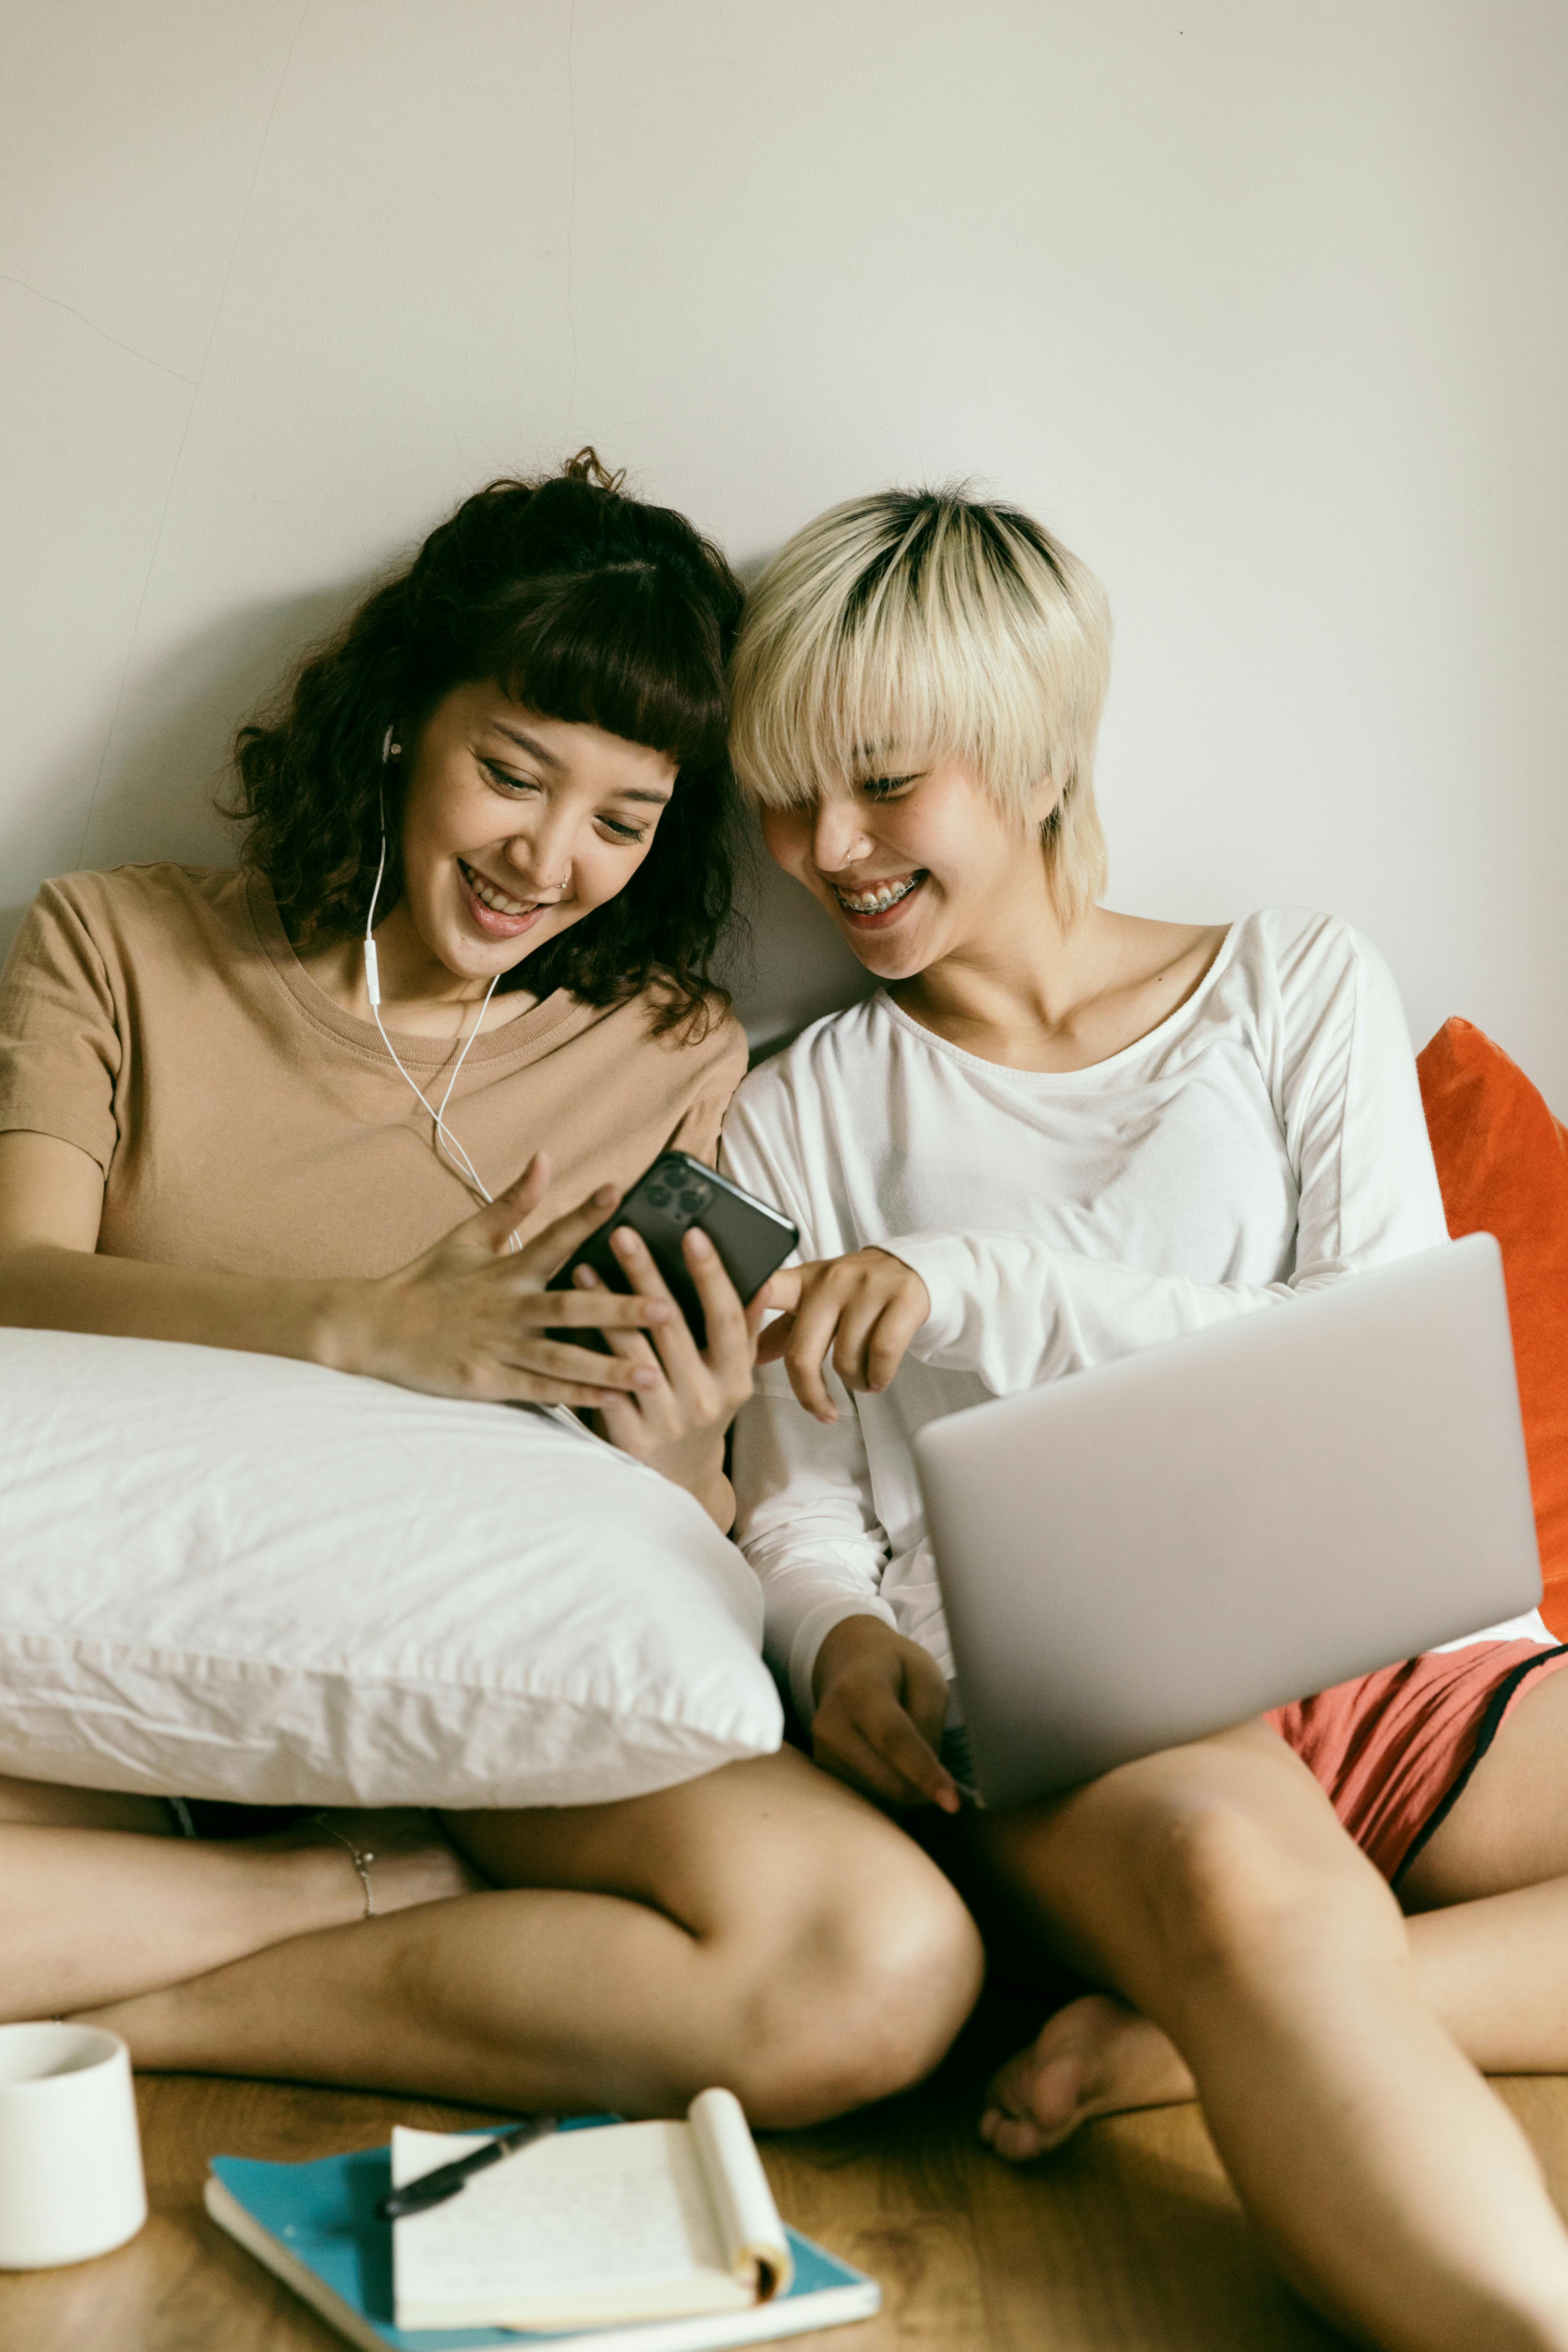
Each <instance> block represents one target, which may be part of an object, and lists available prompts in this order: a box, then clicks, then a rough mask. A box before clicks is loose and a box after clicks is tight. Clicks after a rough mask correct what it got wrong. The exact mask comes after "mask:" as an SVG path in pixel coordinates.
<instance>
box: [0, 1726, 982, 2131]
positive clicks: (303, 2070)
mask: <svg viewBox="0 0 1568 2352" xmlns="http://www.w3.org/2000/svg"><path fill="white" fill-rule="evenodd" d="M446 1825H447V1830H448V1831H449V1832H450V1834H451V1836H452V1838H453V1841H454V1843H455V1844H456V1845H457V1846H458V1849H459V1850H460V1851H461V1852H462V1853H465V1854H466V1855H467V1856H468V1859H469V1860H470V1861H471V1862H472V1863H473V1864H477V1866H478V1868H479V1870H480V1871H482V1872H483V1874H484V1875H485V1877H486V1878H487V1879H489V1881H490V1882H491V1885H490V1886H489V1888H487V1889H486V1890H485V1891H483V1892H479V1893H473V1894H466V1895H456V1896H454V1897H453V1898H452V1899H450V1900H447V1901H442V1902H429V1903H425V1904H422V1905H419V1906H416V1907H413V1908H409V1909H406V1910H404V1911H400V1912H399V1913H398V1914H397V1915H396V1916H392V1917H378V1918H374V1919H369V1920H365V1919H356V1920H354V1921H353V1924H349V1925H341V1926H322V1927H317V1928H315V1929H314V1930H313V1931H311V1932H308V1933H302V1934H301V1933H294V1934H292V1935H290V1937H289V1940H287V1941H282V1942H275V1943H272V1944H270V1945H268V1948H265V1949H263V1950H259V1951H253V1952H251V1953H250V1954H249V1955H248V1956H247V1957H243V1958H239V1957H236V1958H228V1959H226V1961H225V1963H224V1964H221V1965H216V1966H209V1968H208V1969H207V1971H206V1973H205V1974H201V1975H196V1974H195V1973H194V1971H191V1970H185V1971H183V1975H184V1979H186V1980H183V1981H178V1982H167V1983H165V1984H164V1985H163V1987H162V1988H161V1989H158V1990H147V1991H138V1992H136V1993H135V1994H134V1995H133V1997H132V1998H129V1999H124V2000H109V2001H100V2002H99V2003H97V2004H96V2005H94V2006H93V2007H92V2008H90V2009H87V2008H85V2007H84V2008H82V2009H79V2011H77V2013H78V2014H79V2015H83V2016H90V2018H91V2020H92V2021H93V2022H95V2023H99V2024H103V2025H107V2026H110V2027H111V2028H112V2029H113V2031H115V2032H118V2033H121V2034H122V2035H123V2036H124V2037H125V2039H126V2041H127V2042H129V2043H130V2045H131V2052H132V2058H133V2060H134V2061H135V2063H137V2064H138V2065H139V2066H142V2067H154V2068H170V2069H177V2070H182V2071H191V2072H198V2073H202V2072H206V2073H224V2074H263V2075H278V2076H284V2077H287V2078H289V2079H291V2080H293V2081H297V2082H299V2081H304V2082H326V2083H343V2084H356V2085H360V2086H363V2087H366V2088H377V2089H384V2090H396V2091H406V2092H410V2093H416V2094H423V2095H430V2096H436V2097H446V2098H453V2099H466V2100H473V2101H475V2102H478V2103H480V2104H484V2105H496V2106H501V2107H510V2108H515V2109H521V2110H528V2109H538V2108H543V2109H549V2110H561V2109H565V2110H567V2111H571V2110H573V2109H578V2110H581V2109H584V2108H589V2109H593V2108H604V2107H611V2108H615V2109H618V2110H619V2111H621V2112H623V2113H626V2114H633V2115H649V2114H654V2115H658V2114H665V2115H668V2114H672V2113H679V2111H680V2110H681V2109H682V2108H683V2107H684V2106H685V2105H686V2104H687V2103H688V2102H689V2100H690V2099H691V2097H692V2096H693V2095H694V2094H695V2093H696V2092H697V2091H699V2090H700V2089H702V2088H703V2087H704V2086H705V2085H707V2084H712V2083H722V2084H728V2085H729V2086H730V2087H731V2089H733V2090H735V2091H736V2092H737V2093H738V2094H739V2095H740V2096H741V2097H742V2100H743V2101H744V2103H745V2105H746V2107H747V2110H748V2112H749V2113H750V2115H751V2116H752V2119H753V2121H755V2122H756V2123H758V2124H760V2125H774V2126H777V2125H790V2124H800V2123H806V2122H814V2121H816V2120H819V2119H821V2118H822V2117H825V2116H829V2115H834V2114H837V2113H838V2112H840V2111H841V2110H842V2109H844V2108H846V2107H849V2106H852V2105H858V2104H860V2103H861V2102H863V2101H865V2100H868V2099H875V2098H879V2097H883V2096H885V2095H888V2094H889V2093H891V2092H893V2091H896V2090H900V2089H902V2088H904V2087H905V2086H906V2085H907V2084H910V2083H912V2082H914V2081H916V2080H917V2079H918V2078H919V2077H920V2076H921V2074H925V2073H926V2072H927V2071H929V2069H930V2068H931V2066H932V2065H934V2064H935V2063H936V2062H937V2060H938V2059H939V2058H940V2057H941V2056H942V2053H943V2051H944V2050H945V2049H946V2047H947V2044H948V2042H950V2041H951V2040H952V2036H953V2034H954V2033H955V2032H957V2030H958V2028H959V2026H960V2025H961V2024H962V2022H963V2019H964V2017H965V2016H966V2014H967V2013H968V2011H969V2009H970V2007H971V2006H972V2004H973V2000H974V1997H975V1994H976V1992H977V1991H978V1990H979V1983H980V1976H981V1968H982V1961H981V1955H980V1946H979V1939H978V1937H977V1936H976V1934H975V1932H974V1929H973V1925H972V1924H971V1922H970V1920H969V1917H968V1915H967V1913H966V1912H965V1911H964V1909H963V1905H962V1904H961V1903H960V1901H959V1899H958V1897H957V1896H956V1895H954V1894H953V1893H952V1889H951V1887H949V1886H948V1885H947V1883H946V1882H945V1880H944V1879H943V1878H942V1874H940V1872H938V1871H937V1870H936V1869H935V1867H934V1866H933V1865H932V1864H930V1863H928V1862H927V1860H926V1858H925V1856H924V1855H923V1854H921V1853H920V1852H919V1851H918V1849H917V1848H916V1847H914V1846H913V1845H912V1844H911V1843H910V1841H909V1840H908V1839H906V1838H905V1837H903V1836H902V1834H901V1833H900V1832H899V1831H897V1830H896V1829H895V1828H894V1827H893V1826H892V1825H891V1824H890V1823H889V1822H886V1821H885V1820H883V1818H882V1817H881V1816H880V1815H879V1813H878V1812H877V1811H875V1810H874V1808H872V1807H871V1806H869V1805H868V1804H866V1803H864V1802H863V1801H861V1800H860V1799H859V1798H858V1797H856V1796H854V1795H853V1794H852V1793H851V1792H850V1791H849V1790H847V1789H844V1788H841V1787H840V1786H839V1785H838V1784H837V1782H835V1781H832V1780H828V1779H827V1778H826V1776H825V1775H824V1774H822V1773H820V1772H818V1771H817V1770H816V1768H815V1767H814V1766H812V1765H810V1764H808V1763H807V1762H806V1761H805V1759H804V1758H802V1757H800V1756H798V1755H796V1754H795V1752H794V1751H793V1750H790V1749H785V1750H783V1751H782V1752H781V1753H780V1754H778V1755H776V1756H772V1757H766V1758H762V1759H758V1760H756V1761H755V1762H751V1763H744V1764H733V1765H729V1766H726V1767H725V1768H723V1769H721V1770H720V1771H717V1772H712V1773H710V1774H708V1775H707V1776H705V1777H704V1778H703V1779H701V1780H693V1781H689V1782H687V1783H686V1784H685V1785H684V1786H682V1787H680V1788H678V1789H670V1790H663V1791H661V1792H660V1793H658V1794H657V1795H655V1796H651V1797H642V1798H636V1799H633V1800H631V1801H627V1802H625V1803H622V1804H616V1805H601V1806H589V1807H582V1808H576V1809H574V1810H571V1811H541V1812H531V1813H510V1814H507V1813H495V1814H488V1813H487V1814H466V1815H455V1816H449V1817H447V1824H446ZM73 1834H77V1835H81V1834H84V1832H73ZM338 1861H339V1863H340V1864H342V1862H343V1856H342V1853H339V1855H338ZM351 1883H352V1882H351ZM48 2006H50V2007H53V2008H58V2007H59V2006H60V2003H59V2002H58V2001H54V2002H51V2003H49V2004H48ZM35 2013H36V2012H35Z"/></svg>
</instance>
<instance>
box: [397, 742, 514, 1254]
mask: <svg viewBox="0 0 1568 2352" xmlns="http://www.w3.org/2000/svg"><path fill="white" fill-rule="evenodd" d="M394 733H395V730H394V729H393V728H391V727H389V728H388V729H387V730H386V732H385V734H384V736H383V737H382V739H381V766H382V779H381V782H380V783H379V784H378V785H377V787H376V800H377V803H378V805H379V807H380V811H381V860H380V863H379V864H378V865H377V866H376V869H375V887H374V890H373V891H372V892H371V894H370V911H369V912H368V914H367V915H366V916H365V919H364V984H365V991H366V993H367V994H368V996H369V998H370V1009H371V1013H372V1015H373V1017H374V1022H375V1025H376V1027H377V1028H378V1029H380V1030H381V1042H382V1044H383V1045H384V1046H385V1047H386V1050H387V1052H388V1053H389V1054H390V1055H391V1056H392V1058H393V1060H394V1062H395V1063H396V1064H397V1067H398V1069H399V1070H400V1071H401V1072H402V1075H403V1076H404V1078H405V1081H406V1083H407V1084H408V1085H409V1086H410V1087H412V1088H413V1090H414V1092H415V1093H416V1095H417V1096H418V1097H419V1099H420V1101H421V1102H422V1103H423V1104H424V1106H425V1108H426V1110H427V1111H428V1112H429V1114H430V1116H431V1118H433V1119H434V1120H435V1122H436V1149H437V1151H444V1152H445V1153H446V1155H447V1160H449V1161H450V1162H451V1165H452V1167H453V1168H454V1170H455V1171H457V1173H458V1176H459V1177H460V1178H461V1179H462V1181H463V1182H464V1183H465V1184H467V1185H468V1186H469V1187H470V1188H471V1189H472V1190H473V1191H474V1192H477V1193H478V1194H479V1198H480V1200H481V1201H482V1202H484V1203H485V1205H486V1207H487V1208H488V1207H489V1203H490V1202H491V1201H492V1200H493V1199H494V1198H495V1195H494V1193H493V1192H487V1190H486V1189H485V1186H484V1184H483V1182H482V1181H481V1180H480V1177H479V1171H478V1169H477V1168H476V1167H475V1166H474V1163H473V1161H472V1160H470V1159H469V1158H468V1153H467V1152H466V1151H465V1150H464V1149H463V1147H462V1145H461V1144H460V1143H459V1142H458V1139H457V1137H456V1136H455V1135H454V1134H453V1133H452V1130H451V1129H450V1128H449V1127H448V1126H447V1120H446V1111H447V1104H448V1103H449V1102H450V1101H451V1099H452V1088H453V1087H455V1086H456V1085H457V1083H458V1071H459V1070H460V1069H461V1068H462V1066H463V1064H464V1063H465V1062H466V1061H467V1060H468V1047H469V1046H470V1045H472V1044H473V1042H474V1039H475V1038H476V1037H477V1036H478V1035H479V1024H480V1023H481V1022H482V1021H483V1019H484V1017H485V1014H486V1013H487V1012H488V1011H489V1002H490V999H491V997H492V996H493V995H494V994H495V992H496V984H497V982H499V981H500V972H499V971H498V972H497V974H496V976H495V979H494V980H492V981H491V982H490V984H489V987H488V988H487V989H486V991H485V1001H484V1003H482V1004H481V1005H480V1007H479V1011H478V1013H476V1014H475V1015H474V1025H473V1027H472V1028H471V1029H470V1030H469V1032H468V1035H467V1037H466V1038H465V1039H464V1040H463V1050H462V1052H461V1053H460V1054H459V1055H458V1058H457V1060H456V1062H455V1063H454V1064H453V1066H452V1075H451V1076H450V1077H449V1078H448V1079H447V1091H446V1093H445V1094H444V1095H443V1096H442V1097H441V1101H440V1107H439V1108H437V1106H436V1104H435V1103H433V1102H432V1101H431V1100H430V1097H429V1096H428V1095H427V1094H426V1091H425V1089H424V1087H422V1086H421V1085H420V1084H419V1081H418V1080H417V1078H415V1077H413V1076H410V1074H409V1072H408V1071H407V1070H405V1069H404V1066H403V1064H402V1062H401V1061H399V1060H398V1055H397V1048H396V1046H395V1045H394V1044H393V1042H392V1040H391V1038H390V1037H389V1036H388V1035H387V1034H386V1031H385V1029H384V1028H383V1027H382V1019H381V974H380V972H379V971H377V969H376V961H375V940H374V937H373V933H374V929H375V902H376V900H377V899H378V898H380V896H381V882H382V877H383V875H384V873H385V872H386V769H387V767H388V765H389V763H390V762H391V761H392V760H393V759H395V758H401V757H402V753H403V746H402V744H401V743H395V742H394V740H393V736H394ZM516 1238H517V1237H516V1235H515V1234H514V1235H513V1236H512V1241H513V1244H515V1242H516Z"/></svg>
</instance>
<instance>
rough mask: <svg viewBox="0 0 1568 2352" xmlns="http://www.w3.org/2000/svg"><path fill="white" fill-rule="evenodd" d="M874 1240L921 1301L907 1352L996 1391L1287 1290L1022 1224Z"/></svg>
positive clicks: (1198, 1325) (1274, 1300)
mask: <svg viewBox="0 0 1568 2352" xmlns="http://www.w3.org/2000/svg"><path fill="white" fill-rule="evenodd" d="M881 1247H882V1249H883V1250H884V1251H885V1252H887V1253H888V1254H889V1255H891V1256H894V1257H897V1258H900V1260H901V1261H902V1262H903V1263H904V1264H905V1265H908V1266H910V1267H912V1268H913V1270H914V1272H915V1273H916V1274H918V1275H919V1276H920V1277H921V1281H922V1282H923V1283H924V1284H925V1287H926V1293H927V1297H928V1298H929V1300H930V1305H931V1312H930V1315H929V1316H928V1318H927V1319H926V1321H925V1322H924V1323H923V1324H922V1325H921V1328H920V1329H919V1330H918V1331H917V1332H916V1333H915V1335H914V1338H913V1339H912V1340H911V1341H910V1354H911V1355H912V1356H914V1357H915V1358H917V1359H918V1360H920V1361H921V1362H922V1363H926V1364H931V1365H932V1366H934V1367H936V1368H938V1369H940V1370H948V1371H972V1372H977V1373H978V1374H979V1375H980V1377H981V1378H982V1379H983V1380H984V1381H985V1382H986V1385H987V1386H988V1387H989V1388H990V1389H992V1390H993V1391H994V1392H995V1393H996V1394H997V1395H1006V1394H1009V1393H1011V1392H1012V1391H1016V1390H1018V1389H1024V1388H1029V1387H1032V1386H1033V1385H1034V1384H1035V1383H1036V1382H1037V1381H1047V1380H1054V1379H1056V1378H1058V1377H1059V1376H1060V1375H1061V1374H1063V1373H1067V1372H1078V1371H1084V1370H1089V1368H1090V1367H1091V1366H1093V1365H1095V1364H1102V1363H1105V1362H1108V1361H1109V1360H1110V1359H1111V1358H1113V1357H1116V1356H1123V1355H1127V1354H1129V1353H1131V1351H1133V1350H1134V1349H1139V1348H1144V1347H1150V1346H1152V1345H1154V1344H1155V1343H1156V1342H1158V1341H1161V1340H1165V1339H1180V1338H1183V1337H1184V1336H1185V1335H1186V1334H1187V1333H1189V1332H1193V1331H1199V1330H1204V1329H1205V1328H1208V1326H1209V1325H1211V1324H1214V1323H1220V1322H1228V1321H1230V1320H1232V1319H1233V1318H1236V1317H1237V1316H1240V1315H1250V1314H1254V1313H1256V1312H1257V1311H1258V1308H1260V1307H1271V1306H1277V1305H1279V1304H1280V1303H1281V1302H1282V1301H1287V1300H1289V1297H1290V1296H1291V1286H1290V1285H1289V1284H1287V1283H1283V1282H1279V1283H1239V1282H1236V1283H1226V1282H1198V1281H1194V1280H1192V1279H1190V1278H1189V1277H1187V1276H1184V1275H1164V1274H1152V1273H1149V1272H1148V1271H1146V1270H1145V1269H1144V1268H1142V1267H1139V1266H1129V1265H1116V1264H1113V1263H1111V1262H1109V1261H1105V1260H1100V1259H1095V1258H1086V1257H1078V1256H1075V1255H1072V1253H1071V1252H1069V1251H1065V1250H1058V1249H1056V1248H1053V1247H1052V1246H1051V1245H1050V1244H1047V1243H1044V1242H1041V1241H1038V1240H1037V1239H1035V1238H1034V1237H1032V1236H1030V1235H1027V1234H984V1233H980V1234H910V1235H906V1236H900V1238H898V1239H896V1240H893V1241H888V1242H884V1243H883V1244H881ZM1332 1271H1333V1270H1332V1269H1327V1270H1325V1272H1328V1273H1331V1272H1332Z"/></svg>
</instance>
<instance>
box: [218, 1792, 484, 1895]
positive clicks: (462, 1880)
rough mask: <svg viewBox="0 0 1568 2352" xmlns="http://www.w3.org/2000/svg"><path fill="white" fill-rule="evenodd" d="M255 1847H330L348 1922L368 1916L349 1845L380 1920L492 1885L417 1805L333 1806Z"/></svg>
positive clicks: (259, 1839) (430, 1815) (362, 1887)
mask: <svg viewBox="0 0 1568 2352" xmlns="http://www.w3.org/2000/svg"><path fill="white" fill-rule="evenodd" d="M256 1843H257V1844H258V1845H272V1846H276V1847H279V1848H283V1847H288V1846H296V1847H297V1846H303V1845H310V1846H319V1845H323V1844H324V1845H326V1846H328V1847H329V1848H330V1849H331V1851H332V1852H333V1853H336V1854H337V1856H338V1858H339V1860H340V1861H341V1863H342V1876H343V1887H342V1895H343V1904H342V1909H343V1916H344V1917H345V1918H351V1919H352V1918H360V1917H362V1916H364V1880H363V1878H361V1876H360V1874H359V1871H358V1869H357V1868H356V1866H355V1864H354V1862H353V1855H351V1853H349V1848H350V1847H351V1846H352V1847H353V1851H354V1853H357V1854H358V1855H359V1857H360V1861H361V1862H362V1863H363V1866H364V1872H365V1875H366V1876H367V1877H368V1878H369V1881H370V1890H371V1895H372V1899H373V1901H374V1906H375V1911H376V1915H377V1916H380V1915H381V1914H383V1913H384V1912H388V1911H407V1910H411V1909H412V1908H413V1906H414V1905H415V1904H416V1903H440V1902H444V1901H445V1900H446V1898H447V1895H472V1894H474V1893H476V1892H477V1891H478V1890H479V1889H480V1888H482V1887H485V1886H488V1885H489V1880H488V1879H486V1878H483V1877H481V1876H480V1874H479V1872H478V1871H477V1870H475V1869H474V1868H473V1866H472V1864H469V1863H468V1862H465V1861H464V1859H463V1857H462V1855H461V1854H460V1853H458V1851H457V1849H456V1848H455V1847H454V1846H452V1845H450V1844H449V1843H447V1839H446V1837H445V1836H444V1835H443V1833H442V1831H441V1827H440V1824H439V1823H438V1822H437V1819H436V1816H435V1814H434V1813H430V1812H426V1811H424V1810H423V1809H422V1808H421V1807H420V1806H418V1805H390V1806H386V1807H384V1808H383V1810H382V1811H379V1812H364V1813H362V1812H356V1811H353V1809H352V1808H351V1807H349V1806H346V1805H341V1806H332V1807H330V1808H329V1809H328V1810H327V1811H324V1812H321V1813H314V1814H312V1815H311V1816H310V1820H309V1821H303V1822H297V1823H296V1824H295V1826H294V1827H293V1828H292V1829H289V1830H279V1832H277V1834H276V1836H274V1837H271V1838H258V1840H257V1841H256Z"/></svg>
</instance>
